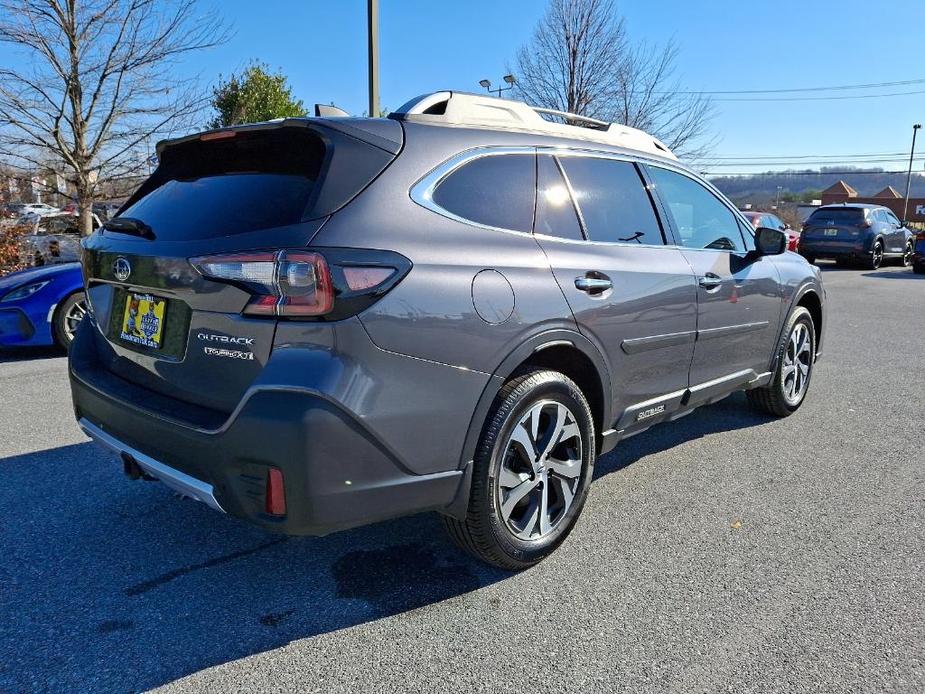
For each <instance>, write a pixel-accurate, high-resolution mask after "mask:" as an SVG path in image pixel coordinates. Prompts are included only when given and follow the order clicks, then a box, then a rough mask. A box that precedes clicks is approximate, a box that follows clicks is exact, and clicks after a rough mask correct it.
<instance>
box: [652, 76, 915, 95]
mask: <svg viewBox="0 0 925 694" xmlns="http://www.w3.org/2000/svg"><path fill="white" fill-rule="evenodd" d="M910 84H925V78H923V79H915V80H902V81H900V82H870V83H868V84H843V85H838V86H834V87H832V86H829V87H794V88H792V89H714V90H708V89H702V90H700V91H697V90H689V91H677V92H660V93H662V94H668V93H672V94H786V93H792V92H831V91H844V90H850V89H876V88H878V87H900V86H906V85H910Z"/></svg>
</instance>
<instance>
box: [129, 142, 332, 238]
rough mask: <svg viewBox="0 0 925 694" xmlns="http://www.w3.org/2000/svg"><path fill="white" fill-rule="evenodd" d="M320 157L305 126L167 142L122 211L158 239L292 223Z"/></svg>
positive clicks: (320, 148)
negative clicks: (152, 170)
mask: <svg viewBox="0 0 925 694" xmlns="http://www.w3.org/2000/svg"><path fill="white" fill-rule="evenodd" d="M324 156H325V145H324V143H323V142H322V140H321V138H319V137H318V136H317V135H315V134H314V133H312V132H311V131H309V130H307V129H302V128H300V129H298V130H293V129H289V130H284V129H279V130H269V131H262V132H251V133H246V132H244V133H241V132H239V133H238V134H237V135H236V136H235V137H232V138H228V139H220V140H212V141H207V142H202V141H199V140H194V141H191V142H186V143H182V144H179V145H176V146H174V147H171V148H169V149H167V150H166V151H165V152H164V157H163V160H162V162H161V165H160V166H159V167H158V170H157V171H156V172H155V174H154V176H152V178H151V179H150V180H149V181H148V183H146V184H145V186H144V187H143V188H142V191H141V192H142V193H143V195H142V197H140V199H138V200H137V201H135V202H133V203H132V204H131V205H130V206H129V207H127V208H126V209H124V210H122V213H121V215H120V216H121V217H133V218H137V219H141V220H142V221H144V222H145V223H146V224H148V226H150V227H151V229H152V231H153V232H154V234H155V236H156V237H157V238H158V239H159V240H180V239H206V238H214V237H218V236H231V235H234V234H242V233H246V232H251V231H258V230H260V229H268V228H272V227H280V226H286V225H289V224H296V223H298V222H301V221H302V220H303V219H304V218H305V214H306V211H307V209H308V206H309V204H310V202H311V201H312V195H313V193H314V192H315V188H316V183H317V181H318V177H319V172H320V170H321V166H322V163H323V161H324Z"/></svg>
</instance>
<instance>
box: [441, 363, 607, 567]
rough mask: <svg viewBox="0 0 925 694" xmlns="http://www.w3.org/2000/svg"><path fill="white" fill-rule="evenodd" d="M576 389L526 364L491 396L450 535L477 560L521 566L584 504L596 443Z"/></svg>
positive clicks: (541, 553)
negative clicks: (464, 499) (466, 492)
mask: <svg viewBox="0 0 925 694" xmlns="http://www.w3.org/2000/svg"><path fill="white" fill-rule="evenodd" d="M594 441H595V439H594V419H593V417H592V415H591V408H590V407H589V406H588V401H587V400H586V398H585V396H584V394H583V393H582V392H581V390H580V389H579V388H578V386H577V385H575V383H574V382H573V381H572V380H571V379H569V378H568V377H566V376H565V375H563V374H561V373H559V372H557V371H550V370H530V371H526V372H523V373H520V374H518V375H515V376H514V377H513V378H511V380H509V381H508V382H507V383H505V384H504V386H503V387H502V388H501V390H500V391H499V392H498V395H497V397H496V398H495V401H494V404H493V405H492V409H491V411H490V412H489V414H488V417H487V419H486V422H485V425H484V428H483V429H482V435H481V438H480V439H479V444H478V448H477V451H476V455H475V459H474V461H473V466H474V467H473V471H472V487H471V490H470V497H469V508H468V511H467V513H466V517H465V519H464V520H458V519H456V518H450V517H444V525H445V526H446V529H447V531H448V532H449V535H450V537H451V538H452V539H453V541H454V542H455V543H456V544H457V545H458V546H459V547H461V548H462V549H464V550H465V551H467V552H469V553H470V554H472V555H473V556H475V557H476V558H478V559H481V560H482V561H484V562H486V563H488V564H492V565H494V566H497V567H499V568H502V569H507V570H520V569H526V568H528V567H530V566H533V565H534V564H536V563H538V562H539V561H541V560H542V559H544V558H545V557H547V556H548V555H549V554H550V553H552V552H553V551H554V550H555V549H556V548H557V547H558V546H559V545H560V544H562V542H563V541H564V540H565V538H566V537H568V534H569V533H570V532H571V530H572V528H573V527H574V526H575V522H576V521H577V520H578V516H579V514H580V513H581V509H582V507H583V506H584V502H585V498H586V496H587V493H588V487H589V486H590V484H591V476H592V474H593V472H594V460H595V458H596V454H597V452H596V450H595V445H594Z"/></svg>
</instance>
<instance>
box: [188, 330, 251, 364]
mask: <svg viewBox="0 0 925 694" xmlns="http://www.w3.org/2000/svg"><path fill="white" fill-rule="evenodd" d="M196 337H197V338H198V339H199V340H201V341H202V342H211V343H215V344H224V345H228V346H229V347H234V346H237V347H253V346H254V338H252V337H235V336H234V335H217V334H215V333H197V334H196ZM202 351H203V352H204V353H205V354H207V355H209V356H210V357H225V358H226V359H243V360H244V361H253V359H254V353H253V352H249V351H244V350H241V349H228V348H225V347H203V348H202Z"/></svg>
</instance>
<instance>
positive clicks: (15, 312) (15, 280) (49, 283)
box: [0, 263, 87, 348]
mask: <svg viewBox="0 0 925 694" xmlns="http://www.w3.org/2000/svg"><path fill="white" fill-rule="evenodd" d="M83 290H84V287H83V278H82V277H81V274H80V263H61V264H60V265H48V266H44V267H35V268H29V269H28V270H21V271H19V272H14V273H12V274H10V275H7V276H6V277H0V347H27V346H38V345H51V344H55V343H57V344H59V345H61V346H62V347H64V348H67V347H68V346H69V345H70V344H71V340H72V339H73V338H74V331H75V330H77V325H78V324H79V323H80V321H81V319H82V318H83V317H84V315H85V314H86V313H87V301H86V297H85V296H84V291H83Z"/></svg>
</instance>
